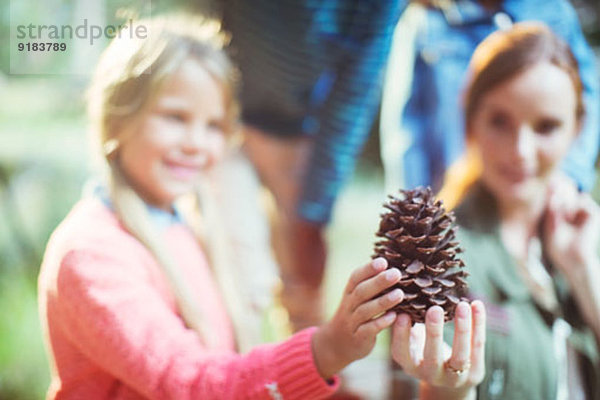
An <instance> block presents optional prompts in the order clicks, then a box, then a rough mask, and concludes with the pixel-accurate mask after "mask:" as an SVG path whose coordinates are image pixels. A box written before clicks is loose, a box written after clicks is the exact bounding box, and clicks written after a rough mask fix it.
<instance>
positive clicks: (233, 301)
mask: <svg viewBox="0 0 600 400" xmlns="http://www.w3.org/2000/svg"><path fill="white" fill-rule="evenodd" d="M123 29H124V30H125V31H124V32H121V34H120V35H119V36H117V38H115V39H114V40H113V41H112V42H111V43H110V45H109V46H108V48H107V49H106V50H105V51H104V53H103V54H102V56H101V58H100V61H99V63H98V66H97V68H96V71H95V73H94V76H93V79H92V82H91V85H90V88H89V91H88V114H89V118H90V122H91V130H92V133H93V139H94V142H95V143H94V144H95V147H96V148H97V149H100V154H101V158H102V160H103V162H104V165H105V166H106V167H107V168H106V170H107V171H108V175H107V185H108V188H109V195H110V198H111V201H112V203H113V206H114V208H115V211H116V213H117V216H118V217H119V219H120V220H121V221H122V223H123V224H124V226H125V227H126V228H127V229H128V230H129V231H130V232H131V233H132V234H133V235H134V236H135V237H136V238H137V239H139V240H140V241H141V242H142V243H143V244H144V245H145V246H146V247H147V248H148V249H149V250H150V251H151V252H152V254H153V255H154V256H155V258H156V260H157V262H158V264H159V266H160V267H161V268H162V270H163V272H164V274H165V277H166V278H167V280H168V281H169V283H170V286H171V289H172V291H173V293H174V295H175V298H176V300H177V304H178V307H179V311H180V313H181V315H182V317H183V319H184V321H185V322H186V324H187V325H188V326H189V327H190V328H192V329H194V330H195V331H196V332H197V333H198V334H199V335H200V337H201V339H202V340H203V341H204V343H205V344H206V345H207V346H209V347H210V346H211V345H213V344H214V343H215V342H216V337H215V333H214V332H213V331H211V327H210V326H209V324H208V323H207V321H206V318H205V315H204V313H203V312H202V309H201V307H199V299H198V298H197V296H196V297H194V295H193V294H194V293H193V291H192V288H190V287H189V285H188V284H187V282H186V281H185V280H184V279H183V277H182V276H181V274H180V271H179V267H178V266H177V265H176V263H175V261H174V258H173V257H172V255H171V254H169V252H168V251H167V249H166V248H165V246H164V245H163V243H162V241H161V239H160V236H159V234H158V232H157V230H156V228H155V227H154V226H153V225H152V224H151V221H150V219H149V215H148V211H147V207H146V205H145V204H144V202H143V200H142V199H141V198H140V197H139V195H138V194H137V193H136V192H135V191H134V190H133V189H132V188H131V186H130V185H129V184H128V183H127V182H126V179H125V177H124V176H123V174H122V172H121V171H120V169H119V166H118V162H117V158H118V150H119V144H120V142H121V141H122V140H123V139H124V138H125V136H126V135H132V134H135V126H136V123H137V122H138V121H139V119H140V118H143V117H144V114H145V113H146V112H147V110H148V108H149V107H151V106H152V104H153V102H154V101H155V100H156V99H157V97H158V94H159V92H160V90H161V86H162V85H163V83H164V82H165V80H166V79H167V78H168V77H169V76H171V75H172V74H173V73H175V72H176V71H177V69H178V68H179V67H180V66H181V65H182V64H183V62H184V61H186V60H188V59H190V58H193V59H194V60H195V61H197V62H199V63H200V64H201V65H202V66H203V67H204V68H205V69H206V71H207V72H208V73H209V74H210V75H211V76H212V77H213V78H214V79H215V80H216V81H217V82H218V83H219V84H220V86H221V87H222V90H223V93H224V101H225V110H226V125H227V126H226V131H227V132H228V134H230V135H233V134H234V132H235V131H236V130H237V122H238V104H237V102H236V96H235V89H236V81H237V71H236V69H235V68H234V67H233V65H232V63H231V62H230V61H229V58H228V57H227V56H226V54H225V52H224V50H223V46H224V45H225V44H226V42H227V37H226V36H225V35H224V34H223V33H222V32H221V30H220V24H219V23H218V22H216V21H214V20H208V19H204V18H202V17H189V16H186V17H183V16H165V17H159V18H153V19H148V20H139V21H136V22H133V23H132V24H130V25H129V26H126V27H125V28H123ZM144 33H145V34H144ZM207 187H208V186H207V185H205V186H204V189H203V190H199V192H198V194H199V195H198V196H197V197H198V205H199V207H203V205H205V204H206V206H207V207H211V204H212V203H214V201H212V200H211V193H210V189H209V188H208V189H207ZM203 211H204V210H203ZM204 214H206V215H204ZM211 217H212V218H214V217H216V215H215V214H214V213H213V212H209V213H206V212H203V220H204V222H205V224H210V225H211V235H210V237H206V238H204V239H205V240H204V242H205V243H206V245H207V246H206V247H207V252H208V256H209V258H210V261H211V265H212V267H213V272H214V274H215V276H216V278H217V282H218V283H219V286H220V289H221V293H222V294H223V295H224V299H225V303H226V305H227V308H228V311H229V314H230V316H231V318H232V321H233V324H234V328H235V331H236V336H237V339H238V342H237V344H238V347H240V348H244V347H247V346H245V345H244V342H243V336H242V335H241V333H242V332H243V327H242V326H239V324H237V321H242V320H243V314H244V311H243V310H242V309H241V307H242V305H241V304H240V302H239V301H238V298H237V296H236V293H237V289H236V282H234V281H233V276H234V275H235V274H233V273H232V271H230V268H231V266H230V265H227V262H226V257H225V251H226V250H225V249H224V238H223V237H224V236H223V233H222V232H221V233H219V232H218V227H219V226H220V224H218V223H217V222H215V221H212V222H211ZM213 227H214V229H212V228H213ZM215 230H217V232H215Z"/></svg>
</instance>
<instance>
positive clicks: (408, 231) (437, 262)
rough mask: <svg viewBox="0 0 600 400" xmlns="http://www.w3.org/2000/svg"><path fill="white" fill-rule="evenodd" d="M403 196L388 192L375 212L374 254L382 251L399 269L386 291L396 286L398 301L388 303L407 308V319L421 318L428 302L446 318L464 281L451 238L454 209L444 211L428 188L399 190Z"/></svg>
mask: <svg viewBox="0 0 600 400" xmlns="http://www.w3.org/2000/svg"><path fill="white" fill-rule="evenodd" d="M400 193H402V194H403V195H404V199H400V198H397V197H394V196H391V195H390V196H388V197H389V198H390V200H389V201H388V202H387V203H385V204H384V207H385V208H387V209H388V210H389V211H387V212H385V213H384V214H381V222H380V224H379V231H378V232H377V233H376V235H377V236H378V237H381V238H383V240H380V241H378V242H376V243H375V255H374V256H373V258H376V257H383V258H385V259H386V260H387V262H388V268H397V269H399V270H400V272H401V273H402V278H401V279H400V281H399V282H398V283H397V284H396V285H395V286H394V287H392V288H390V289H388V290H387V291H391V290H393V289H394V288H396V287H399V288H400V289H402V291H403V292H404V301H403V302H402V303H400V304H399V305H397V306H395V307H394V308H393V310H394V311H396V312H399V313H407V314H409V315H410V316H411V318H412V320H413V322H424V321H425V313H426V312H427V309H428V308H429V307H431V306H434V305H438V306H441V307H442V308H443V309H444V319H445V320H446V321H449V320H452V319H453V318H454V311H455V308H456V305H457V304H458V302H459V301H460V300H465V299H464V298H461V296H462V295H463V294H464V292H465V290H466V286H467V282H466V281H465V279H464V278H465V277H466V276H467V275H468V274H467V272H466V271H464V270H462V269H459V268H462V267H464V265H465V264H464V262H463V261H462V260H460V259H458V258H456V254H457V253H462V249H461V248H460V247H459V245H458V242H456V241H454V240H455V235H456V229H457V227H456V226H453V225H454V221H455V217H454V213H452V212H450V213H446V210H445V209H444V207H443V205H442V202H441V201H439V200H438V201H435V199H434V196H433V192H432V190H431V188H429V187H427V188H423V187H419V188H416V189H414V190H401V191H400Z"/></svg>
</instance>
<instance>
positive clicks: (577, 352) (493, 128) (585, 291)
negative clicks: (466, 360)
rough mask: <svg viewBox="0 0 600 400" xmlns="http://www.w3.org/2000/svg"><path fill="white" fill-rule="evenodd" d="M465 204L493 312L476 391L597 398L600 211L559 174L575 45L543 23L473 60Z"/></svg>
mask: <svg viewBox="0 0 600 400" xmlns="http://www.w3.org/2000/svg"><path fill="white" fill-rule="evenodd" d="M464 102H465V120H466V135H467V143H468V145H467V146H468V147H467V152H466V154H465V156H464V157H463V158H462V159H461V160H459V162H457V163H456V164H455V165H454V166H453V167H452V168H450V170H449V171H448V173H447V175H446V182H445V185H444V187H443V188H442V190H441V192H440V197H441V198H442V199H444V201H445V202H446V204H448V205H450V206H451V207H452V206H453V205H456V204H458V206H457V207H456V216H457V222H458V224H459V226H460V227H461V229H460V231H459V239H460V242H461V243H462V246H463V247H464V249H465V254H464V260H465V262H466V264H467V265H469V266H472V267H471V268H470V269H469V272H470V274H471V275H470V277H469V283H470V291H471V294H472V296H473V297H476V298H481V299H482V300H484V303H485V304H486V308H487V309H488V329H487V342H486V377H485V379H484V381H483V383H482V384H481V385H480V386H479V387H478V398H480V399H567V398H569V399H600V355H599V351H598V349H599V342H600V290H599V289H600V257H599V249H600V246H599V244H600V208H599V207H598V205H597V204H596V203H595V202H594V201H593V200H592V199H591V198H590V197H589V195H587V194H585V193H579V192H578V191H577V189H576V188H575V186H574V184H573V183H572V182H571V181H570V180H568V179H566V178H565V177H564V176H563V175H561V172H559V170H558V168H557V167H558V166H559V164H560V163H561V161H562V160H563V159H564V157H565V155H566V154H567V152H568V150H569V147H570V145H571V144H572V142H573V141H574V140H575V138H576V137H577V135H578V132H579V130H580V128H581V126H582V124H583V121H584V115H585V112H584V107H583V100H582V84H581V79H580V76H579V73H578V68H577V62H576V61H575V59H574V57H573V55H572V53H571V51H570V49H569V47H568V45H567V44H565V43H564V42H563V41H562V40H560V39H558V38H557V37H556V36H555V35H554V34H553V33H552V32H551V31H550V29H548V28H547V27H546V26H544V25H542V24H533V23H527V24H526V23H523V24H516V25H515V26H514V27H512V28H511V29H508V30H505V31H499V32H497V33H494V34H493V35H491V36H489V37H488V38H487V39H486V40H485V41H484V42H483V43H481V45H480V46H479V47H478V48H477V50H476V52H475V53H474V55H473V58H472V59H471V64H470V80H469V84H468V86H467V90H466V93H465V98H464Z"/></svg>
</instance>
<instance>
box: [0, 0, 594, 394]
mask: <svg viewBox="0 0 600 400" xmlns="http://www.w3.org/2000/svg"><path fill="white" fill-rule="evenodd" d="M274 1H275V0H274ZM13 2H15V3H16V2H17V0H13ZM19 3H21V5H20V6H19V7H20V10H19V12H21V13H25V14H26V15H32V16H34V15H36V14H37V13H39V10H38V9H37V8H36V7H37V6H36V4H37V3H38V2H32V1H24V2H19ZM166 3H167V2H166V1H162V2H161V1H153V2H152V13H153V14H155V13H158V12H160V11H165V10H169V9H171V8H179V7H187V8H188V9H191V10H194V9H195V10H200V9H201V7H200V6H199V5H198V4H192V3H193V2H186V1H181V0H178V1H171V2H168V3H169V4H168V5H167V4H166ZM44 4H45V5H44V7H49V8H50V9H53V10H59V11H60V15H61V16H62V18H63V19H64V20H65V21H67V22H68V21H69V20H77V18H78V16H77V13H78V12H81V10H86V9H87V7H93V8H95V9H97V10H99V12H100V13H101V15H100V17H101V18H102V19H103V20H104V21H105V22H106V21H108V22H110V21H115V22H119V19H118V18H116V17H115V15H121V17H123V16H124V15H128V14H127V13H123V11H124V10H131V9H133V10H134V11H135V7H136V4H139V2H128V1H124V0H123V1H117V0H78V1H60V0H47V1H45V2H44ZM574 4H575V6H576V7H577V9H578V12H579V13H580V17H581V21H582V25H583V27H584V30H585V33H586V35H587V37H588V39H589V41H590V43H591V44H592V46H594V48H595V50H596V54H597V55H599V54H600V51H599V49H600V18H599V13H600V3H598V1H597V0H589V1H577V2H574ZM78 10H79V11H78ZM57 12H58V11H57ZM119 13H121V14H119ZM9 26H10V12H9V2H8V1H6V0H3V1H2V5H1V9H0V35H1V36H2V41H1V42H0V43H1V45H0V46H1V47H0V50H1V52H0V66H1V70H0V400H2V399H36V398H43V396H44V393H45V390H46V388H47V385H48V381H49V372H48V369H49V368H48V363H47V360H46V359H45V355H44V351H43V346H42V336H41V333H40V324H39V321H38V315H37V303H36V278H37V273H38V268H39V265H40V260H41V256H42V254H43V251H44V247H45V243H46V241H47V239H48V236H49V234H50V233H51V231H52V230H53V229H54V228H55V227H56V225H57V224H58V222H59V221H60V220H61V219H62V218H63V217H64V216H65V215H66V213H67V211H68V210H69V209H70V207H71V206H72V204H73V203H74V202H75V201H76V200H77V198H78V197H79V195H80V192H81V187H82V183H83V182H84V180H85V178H86V176H87V174H88V172H89V163H88V161H87V160H88V157H87V151H86V149H87V144H86V143H87V141H86V121H85V115H84V114H85V112H84V105H83V94H84V91H85V86H86V81H87V76H86V75H17V74H11V73H10V62H9V61H10V60H9V57H10V53H9V40H8V35H9ZM95 56H97V54H96V55H88V56H86V57H89V59H88V58H86V59H85V60H74V59H68V60H66V61H64V62H69V63H78V62H84V63H91V64H92V65H93V61H94V60H93V57H95ZM376 132H377V129H376V127H374V128H373V134H372V135H371V139H370V141H369V143H368V144H367V146H366V148H365V151H364V152H363V155H362V156H361V159H360V160H359V164H358V167H357V173H356V174H355V177H354V179H353V181H352V182H351V184H350V185H349V186H348V187H347V188H346V190H345V191H344V192H343V194H342V196H341V198H340V200H339V202H338V205H337V208H336V213H335V218H334V223H333V224H332V226H331V228H330V230H329V237H330V246H331V252H330V255H331V257H330V259H329V266H330V268H328V272H327V274H328V275H327V286H326V287H327V298H328V308H329V309H330V310H332V309H333V308H334V307H335V306H336V305H337V301H338V299H339V297H340V293H341V290H342V285H343V283H344V282H345V280H346V277H347V275H348V273H349V271H350V270H351V269H353V268H354V267H356V266H358V265H361V264H363V263H364V262H366V261H367V260H368V258H369V255H370V252H371V247H372V243H373V239H374V231H375V227H376V225H377V222H378V213H379V206H380V203H381V202H382V201H383V199H384V193H383V177H382V170H381V167H380V162H379V156H378V151H379V148H378V144H377V135H376ZM598 193H599V189H598V184H597V185H596V189H595V195H596V198H598ZM384 341H385V340H384ZM384 341H382V342H384ZM371 357H372V359H373V358H374V359H384V358H385V344H384V343H380V344H379V346H378V348H377V351H376V352H375V354H374V355H373V356H371ZM367 363H368V361H367ZM357 375H360V372H358V373H357ZM367 384H368V383H367Z"/></svg>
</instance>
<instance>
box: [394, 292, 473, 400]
mask: <svg viewBox="0 0 600 400" xmlns="http://www.w3.org/2000/svg"><path fill="white" fill-rule="evenodd" d="M443 335H444V311H443V310H442V309H441V308H440V307H438V306H434V307H431V308H430V309H429V310H428V311H427V314H426V316H425V324H421V323H418V324H415V325H414V326H413V327H411V320H410V317H409V316H408V315H407V314H401V315H399V316H398V318H397V320H396V323H395V324H394V327H393V331H392V357H393V358H394V360H395V361H396V362H397V363H399V364H400V365H401V366H402V369H403V370H404V371H405V372H406V373H407V374H409V375H412V376H413V377H415V378H417V379H420V380H421V398H422V399H438V400H444V399H469V398H475V386H477V385H478V384H479V383H481V381H482V380H483V377H484V375H485V360H484V348H485V307H484V306H483V303H482V302H481V301H479V300H476V301H474V302H473V303H472V304H471V305H469V304H467V303H465V302H460V303H459V304H458V306H457V307H456V315H455V319H454V342H453V344H452V348H450V347H449V346H448V345H447V344H446V343H444V339H443Z"/></svg>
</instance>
